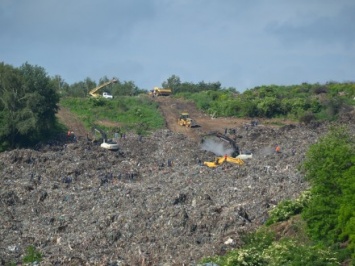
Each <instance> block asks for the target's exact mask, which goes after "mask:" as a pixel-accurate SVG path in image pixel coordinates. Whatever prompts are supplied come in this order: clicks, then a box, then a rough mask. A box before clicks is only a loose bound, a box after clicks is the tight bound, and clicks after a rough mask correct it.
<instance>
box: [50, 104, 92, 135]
mask: <svg viewBox="0 0 355 266" xmlns="http://www.w3.org/2000/svg"><path fill="white" fill-rule="evenodd" d="M57 118H58V119H59V121H60V122H61V123H62V124H64V125H65V126H66V127H67V128H68V130H71V131H73V132H74V133H75V135H76V136H78V137H84V136H85V137H86V134H87V133H88V132H87V130H86V129H85V126H84V124H83V123H82V122H81V121H80V119H79V118H78V117H77V116H76V115H75V114H74V113H72V112H70V110H68V109H67V108H65V107H60V108H59V111H58V113H57Z"/></svg>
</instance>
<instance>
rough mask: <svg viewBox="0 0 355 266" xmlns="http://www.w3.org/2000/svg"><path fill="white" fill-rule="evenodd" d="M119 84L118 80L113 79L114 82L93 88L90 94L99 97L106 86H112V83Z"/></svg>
mask: <svg viewBox="0 0 355 266" xmlns="http://www.w3.org/2000/svg"><path fill="white" fill-rule="evenodd" d="M117 82H118V80H117V79H115V78H114V79H112V80H110V81H107V82H105V83H103V84H101V85H99V86H97V87H96V88H93V89H92V90H91V91H90V92H89V94H90V95H91V96H92V97H95V98H96V97H98V96H99V95H98V94H97V92H98V91H99V90H100V89H102V88H104V87H106V86H108V85H110V84H112V83H117Z"/></svg>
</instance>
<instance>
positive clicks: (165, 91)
mask: <svg viewBox="0 0 355 266" xmlns="http://www.w3.org/2000/svg"><path fill="white" fill-rule="evenodd" d="M152 93H153V96H169V95H171V93H172V91H171V89H169V88H159V87H154V89H153V91H152Z"/></svg>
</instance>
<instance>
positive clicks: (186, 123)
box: [178, 112, 197, 127]
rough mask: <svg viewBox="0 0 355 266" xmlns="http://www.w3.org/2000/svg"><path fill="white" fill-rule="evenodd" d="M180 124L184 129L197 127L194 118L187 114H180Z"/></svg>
mask: <svg viewBox="0 0 355 266" xmlns="http://www.w3.org/2000/svg"><path fill="white" fill-rule="evenodd" d="M178 124H179V125H180V126H183V127H196V126H197V124H196V122H195V121H194V120H193V119H192V118H190V115H189V113H187V112H184V113H181V114H180V117H179V119H178Z"/></svg>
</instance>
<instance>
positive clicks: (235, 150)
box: [201, 132, 253, 168]
mask: <svg viewBox="0 0 355 266" xmlns="http://www.w3.org/2000/svg"><path fill="white" fill-rule="evenodd" d="M208 136H214V137H217V138H219V139H220V140H222V141H224V142H227V143H229V144H230V145H231V147H232V156H228V155H224V156H221V157H216V158H215V160H214V161H213V162H204V163H203V164H204V165H206V166H208V167H210V168H215V167H217V166H219V165H221V164H223V163H224V162H229V163H234V164H238V165H243V164H244V161H243V160H245V159H251V158H253V154H252V153H251V152H245V153H241V152H240V150H239V147H238V145H237V144H236V143H235V141H234V140H232V139H231V138H229V137H228V136H226V135H223V134H221V133H219V132H213V133H211V134H208V135H206V136H205V137H208ZM204 141H205V139H202V141H201V143H203V142H204Z"/></svg>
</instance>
